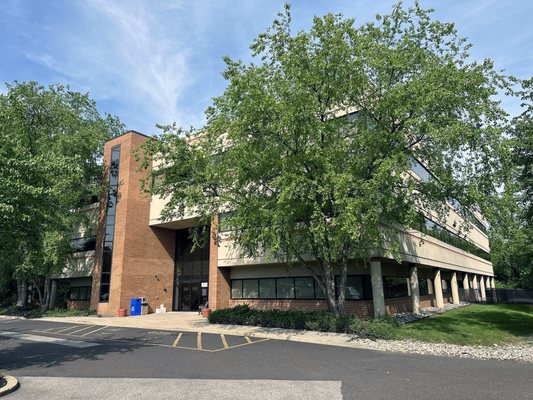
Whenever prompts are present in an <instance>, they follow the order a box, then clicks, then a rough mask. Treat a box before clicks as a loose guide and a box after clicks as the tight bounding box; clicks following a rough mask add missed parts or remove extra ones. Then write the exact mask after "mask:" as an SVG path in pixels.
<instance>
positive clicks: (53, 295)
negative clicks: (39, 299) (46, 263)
mask: <svg viewBox="0 0 533 400" xmlns="http://www.w3.org/2000/svg"><path fill="white" fill-rule="evenodd" d="M56 292H57V279H52V286H51V288H50V304H49V305H48V307H49V308H50V310H53V309H54V308H55V307H56Z"/></svg>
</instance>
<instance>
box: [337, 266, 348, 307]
mask: <svg viewBox="0 0 533 400" xmlns="http://www.w3.org/2000/svg"><path fill="white" fill-rule="evenodd" d="M347 275H348V262H347V261H346V260H345V259H343V260H342V263H341V275H340V277H339V287H338V297H337V309H338V310H339V314H342V315H344V314H345V313H346V311H345V310H344V301H345V299H346V291H345V288H346V277H347Z"/></svg>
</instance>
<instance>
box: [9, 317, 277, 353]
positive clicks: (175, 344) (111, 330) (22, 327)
mask: <svg viewBox="0 0 533 400" xmlns="http://www.w3.org/2000/svg"><path fill="white" fill-rule="evenodd" d="M0 325H4V324H3V323H2V324H0ZM2 329H3V330H6V331H7V330H9V331H12V332H30V333H33V334H37V335H41V337H42V336H45V337H59V338H68V339H71V340H81V341H91V342H93V343H98V342H101V341H103V342H106V341H112V342H115V343H117V342H121V343H124V344H127V343H135V344H139V343H142V344H145V345H148V346H161V347H168V348H169V349H172V348H174V349H188V350H195V351H203V352H219V351H225V350H231V349H233V348H236V347H242V346H249V345H253V344H255V343H259V342H264V341H267V340H268V339H264V338H255V337H249V336H238V335H224V334H214V333H205V332H185V331H183V332H181V331H177V332H175V331H174V332H173V331H163V330H148V329H137V328H119V327H112V326H102V325H85V324H63V323H56V322H39V321H20V320H19V321H18V322H13V323H9V324H7V323H5V325H4V326H3V327H2Z"/></svg>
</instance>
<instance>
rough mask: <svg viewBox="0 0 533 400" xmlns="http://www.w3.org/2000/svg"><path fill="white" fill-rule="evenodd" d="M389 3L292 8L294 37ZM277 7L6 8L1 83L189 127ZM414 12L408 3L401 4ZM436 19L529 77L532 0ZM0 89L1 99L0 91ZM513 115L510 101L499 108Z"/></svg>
mask: <svg viewBox="0 0 533 400" xmlns="http://www.w3.org/2000/svg"><path fill="white" fill-rule="evenodd" d="M395 2H396V1H389V0H374V1H371V0H351V1H348V0H330V1H326V0H323V1H318V0H307V1H303V0H302V1H294V2H292V6H293V8H292V9H293V21H294V27H295V28H296V29H306V28H308V27H309V26H310V23H311V20H312V17H313V16H314V15H323V14H325V13H327V12H335V13H337V12H341V13H343V14H344V15H345V16H348V17H355V18H356V19H357V21H358V22H359V23H364V22H367V21H370V20H372V19H373V18H374V16H375V15H376V14H377V13H387V12H389V11H390V9H391V6H392V5H393V4H394V3H395ZM283 4H284V1H273V0H258V1H251V0H231V1H230V0H228V1H223V0H220V1H214V0H213V1H207V0H204V1H200V0H199V1H178V0H176V1H172V0H166V1H157V0H152V1H148V0H146V1H136V0H128V1H114V0H87V1H67V0H63V1H62V0H57V1H41V0H18V1H17V0H4V1H2V7H1V8H0V54H1V56H0V81H1V82H11V81H13V80H18V81H28V80H36V81H38V82H40V83H42V84H52V83H63V84H69V85H70V86H71V87H72V88H73V89H75V90H79V91H84V92H90V94H91V96H92V97H93V98H94V99H95V100H96V101H97V103H98V107H99V109H100V111H101V112H107V113H111V114H116V115H118V116H119V117H120V118H121V120H122V121H123V122H124V123H125V124H126V126H127V127H128V128H129V129H135V130H138V131H141V132H144V133H146V134H153V133H155V132H157V129H156V128H155V124H156V123H162V124H166V123H170V122H173V121H176V122H177V123H178V124H179V125H182V126H185V127H188V126H190V125H195V126H199V125H201V124H202V123H203V121H204V116H203V112H204V110H205V108H206V107H207V106H208V105H209V104H210V101H211V98H213V97H215V96H218V95H219V94H221V93H222V91H223V90H224V87H225V82H224V80H223V79H222V77H221V75H220V73H221V72H222V70H223V68H224V64H223V62H222V57H223V56H224V55H229V56H230V57H231V58H234V59H243V60H249V59H250V57H249V54H250V51H249V48H248V46H249V44H250V43H251V41H252V40H253V38H254V37H256V36H257V35H258V34H259V33H261V32H263V31H264V30H265V28H266V27H267V26H269V25H270V23H271V21H272V20H273V19H274V17H275V15H276V13H277V12H278V11H280V10H282V8H283ZM404 4H407V5H409V4H412V1H404ZM421 4H422V6H424V7H425V8H434V9H435V13H434V16H435V18H436V19H439V20H442V21H449V22H455V23H456V27H457V29H458V30H459V32H460V34H461V35H462V36H466V37H467V38H468V39H469V41H470V42H471V43H472V44H473V45H474V46H473V48H472V50H471V54H472V58H473V59H476V60H482V59H484V58H491V59H493V60H494V61H495V66H496V68H498V69H504V70H505V71H506V72H507V73H509V74H513V75H515V76H518V77H520V78H528V77H530V76H531V75H533V1H530V0H505V1H502V0H494V1H492V0H422V1H421ZM0 90H5V89H4V88H2V89H0ZM504 107H505V108H506V109H507V110H508V111H509V112H510V113H511V114H516V113H517V112H518V109H519V108H518V102H517V101H511V100H508V99H504Z"/></svg>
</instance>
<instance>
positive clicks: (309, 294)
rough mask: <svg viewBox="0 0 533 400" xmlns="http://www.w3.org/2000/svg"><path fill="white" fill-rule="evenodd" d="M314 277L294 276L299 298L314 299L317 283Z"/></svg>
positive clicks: (296, 292)
mask: <svg viewBox="0 0 533 400" xmlns="http://www.w3.org/2000/svg"><path fill="white" fill-rule="evenodd" d="M313 281H314V279H313V278H312V277H309V278H294V288H295V294H296V298H297V299H314V298H315V284H314V282H313Z"/></svg>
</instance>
